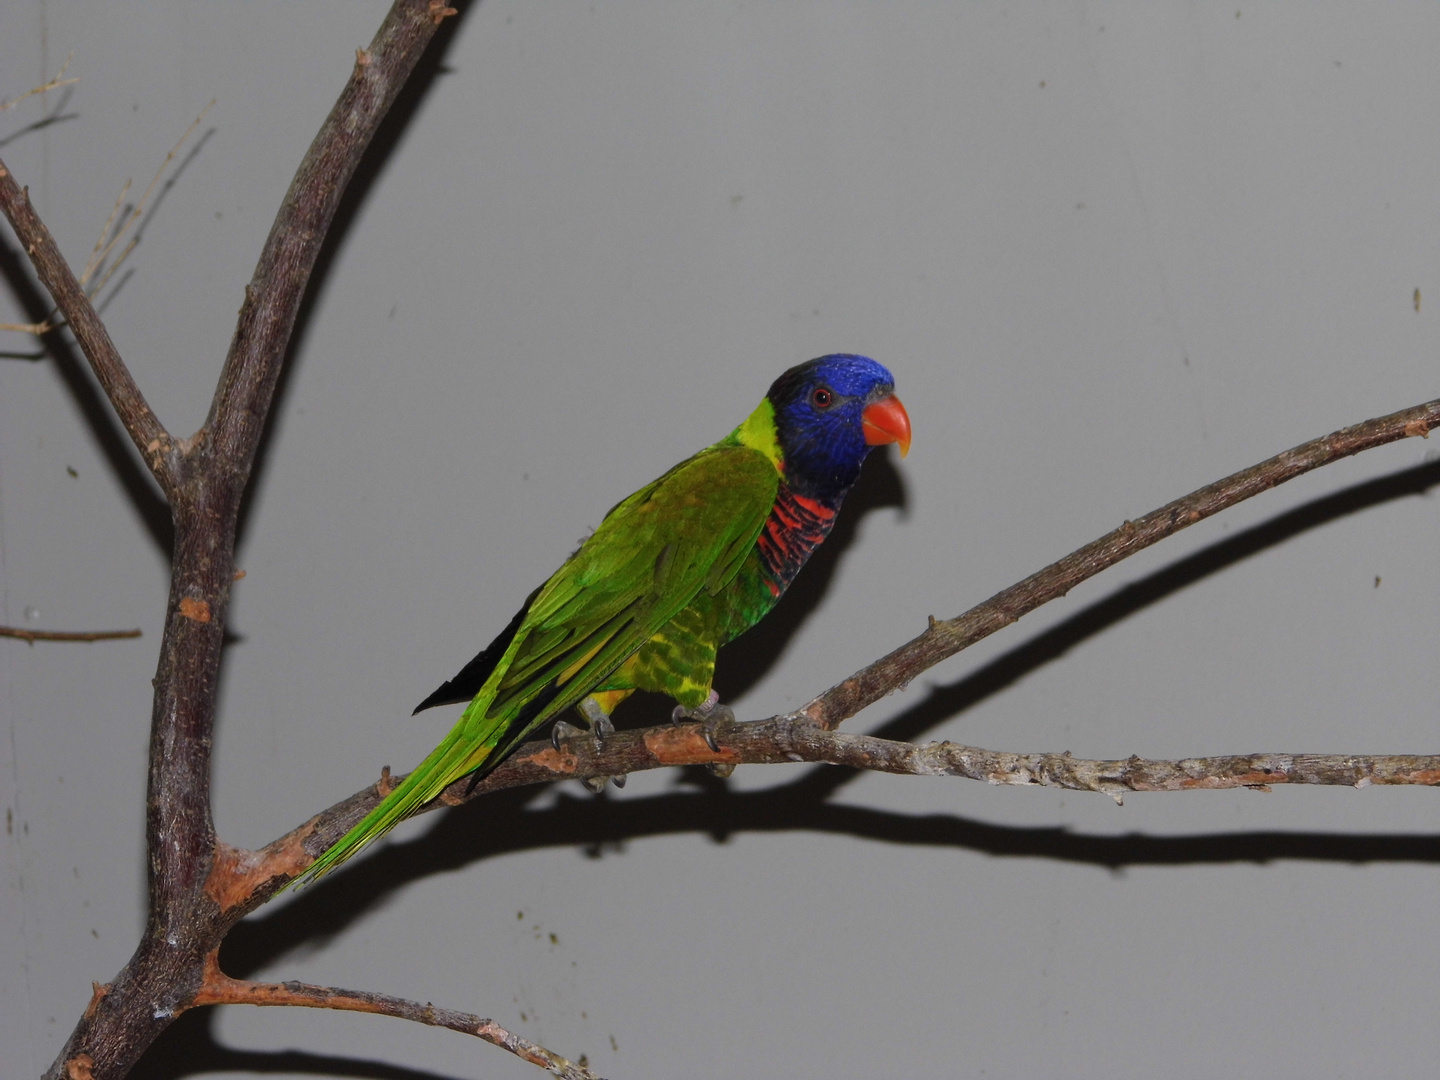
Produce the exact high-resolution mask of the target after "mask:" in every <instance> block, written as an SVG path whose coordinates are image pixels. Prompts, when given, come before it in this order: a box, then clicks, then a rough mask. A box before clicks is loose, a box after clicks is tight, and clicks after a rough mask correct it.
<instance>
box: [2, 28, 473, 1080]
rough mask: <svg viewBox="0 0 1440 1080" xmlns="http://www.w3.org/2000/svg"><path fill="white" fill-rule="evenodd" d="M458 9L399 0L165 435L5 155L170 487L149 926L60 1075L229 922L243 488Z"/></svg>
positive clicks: (142, 1032)
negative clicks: (220, 818)
mask: <svg viewBox="0 0 1440 1080" xmlns="http://www.w3.org/2000/svg"><path fill="white" fill-rule="evenodd" d="M450 12H451V9H448V8H445V7H444V6H443V5H441V4H438V3H436V2H434V0H396V2H395V4H394V6H393V7H392V8H391V10H390V12H389V14H388V15H387V16H386V18H385V21H384V23H383V24H382V25H381V27H380V29H379V31H378V32H377V33H376V36H375V39H374V41H373V42H372V43H371V45H370V47H369V48H368V49H363V50H360V51H359V52H358V54H357V60H356V64H355V68H354V71H353V72H352V74H351V77H350V79H349V81H348V83H347V84H346V87H345V89H344V90H343V92H342V93H341V95H340V98H339V100H338V101H337V102H336V104H335V106H334V108H333V109H332V110H331V113H330V115H329V117H328V118H327V119H326V121H325V123H324V125H323V126H322V127H321V129H320V132H319V133H318V134H317V135H316V138H315V140H314V142H313V143H312V144H311V146H310V149H309V151H308V152H307V154H306V156H305V159H304V161H303V162H302V163H301V165H300V168H299V170H298V172H297V174H296V176H295V179H294V180H293V181H292V183H291V186H290V190H289V192H288V194H287V195H286V198H285V202H284V204H283V205H282V207H281V210H280V212H279V214H278V215H277V217H276V220H275V223H274V226H273V227H272V229H271V233H270V237H269V240H268V241H267V242H266V245H265V248H264V252H263V254H262V255H261V258H260V262H259V265H258V267H257V269H256V272H255V276H254V278H253V280H252V281H251V284H250V285H249V286H248V287H247V288H246V298H245V303H244V305H243V307H242V309H241V313H240V318H239V322H238V325H237V328H236V332H235V336H234V339H233V344H232V347H231V349H230V352H229V355H228V356H227V358H226V361H225V366H224V369H223V371H222V373H221V376H220V380H219V385H218V387H217V390H216V393H215V397H214V400H213V402H212V404H211V408H210V414H209V416H208V418H207V420H206V424H205V426H203V427H202V428H201V429H200V430H199V431H198V432H197V433H196V434H195V435H194V436H192V437H191V438H189V439H185V440H179V441H172V440H171V439H170V436H169V435H168V434H166V432H165V430H164V428H163V427H161V426H160V424H159V421H158V420H156V419H155V417H154V416H153V414H152V413H151V412H150V410H149V407H148V406H147V405H145V403H144V399H143V398H141V397H140V395H139V391H138V390H136V389H135V386H134V383H133V381H132V380H131V378H130V375H129V373H128V372H127V371H126V370H125V367H124V365H123V364H122V363H121V362H120V360H119V356H118V354H116V353H115V349H114V346H113V344H112V343H111V342H110V339H109V336H108V334H106V332H105V328H104V326H103V325H102V324H101V323H100V320H99V317H98V316H97V315H96V314H95V311H94V309H93V307H92V306H91V305H90V303H89V301H88V299H86V297H85V295H84V292H83V290H82V289H81V287H80V285H79V284H78V282H77V281H76V280H75V277H74V275H73V274H72V273H71V272H70V269H69V267H68V266H66V264H65V262H64V260H63V259H62V258H61V257H60V255H59V253H58V251H56V250H55V246H54V243H53V241H52V240H51V238H50V236H49V233H48V232H47V231H46V230H45V227H44V225H43V224H42V223H41V222H40V221H39V219H38V218H37V217H36V216H35V214H34V211H33V210H32V209H31V207H30V205H29V202H28V200H27V199H26V197H25V194H24V192H22V191H21V190H20V189H19V188H18V187H17V186H16V184H15V181H14V179H13V178H12V177H11V176H10V175H9V173H8V171H5V170H4V168H3V165H0V209H3V211H4V212H5V213H6V215H7V216H8V217H9V218H10V220H11V222H12V224H14V226H15V229H16V232H17V234H18V235H19V236H20V238H21V241H22V242H23V243H24V244H25V247H26V249H27V251H28V252H29V253H30V257H31V260H32V262H34V264H35V266H36V270H37V272H38V273H39V275H40V277H41V280H42V281H44V282H45V284H46V286H47V287H48V288H50V290H51V293H52V295H53V296H54V298H55V301H56V304H57V305H58V306H59V308H60V310H61V311H62V312H63V313H64V314H65V316H66V319H67V320H68V321H69V323H70V324H71V326H72V328H73V330H74V332H75V335H76V337H77V339H78V340H79V341H80V343H81V346H82V348H84V349H85V351H86V355H87V356H89V357H90V359H91V363H92V365H94V367H95V369H96V373H97V375H98V376H99V378H100V381H101V384H102V386H104V388H105V391H106V393H107V394H108V395H109V397H110V399H111V401H112V403H113V404H114V405H115V408H116V410H117V412H119V414H120V417H121V420H122V421H123V422H124V423H125V426H126V429H127V430H128V431H129V432H130V435H131V438H132V439H134V440H135V442H136V445H137V446H139V447H140V448H141V450H142V453H144V454H145V455H146V460H147V463H149V465H150V467H151V469H152V471H154V472H155V474H156V476H157V477H158V478H159V479H160V481H161V483H162V485H163V486H164V487H165V490H166V494H167V496H168V498H169V502H170V508H171V514H172V516H173V518H174V521H175V544H174V552H173V554H172V570H171V580H170V597H169V603H168V607H167V611H166V619H165V632H164V637H163V639H162V642H161V646H160V659H159V665H158V670H157V672H156V676H155V700H154V708H153V712H152V717H151V733H150V770H149V787H148V795H147V800H146V848H147V851H148V853H149V865H148V871H149V874H148V882H149V887H150V896H149V913H148V918H147V922H146V927H145V931H144V934H143V935H142V937H141V940H140V943H139V945H138V947H137V949H136V951H135V954H134V955H133V956H132V957H131V959H130V961H129V962H128V963H127V964H126V966H125V968H124V969H123V970H122V971H121V972H120V974H119V975H118V976H117V977H116V979H115V981H114V982H113V983H112V984H110V986H109V989H108V991H107V992H106V993H105V994H104V995H103V996H99V997H97V998H96V1000H95V1001H93V1002H92V1007H91V1008H89V1009H87V1010H86V1012H85V1015H84V1016H82V1017H81V1019H80V1022H79V1023H78V1024H77V1025H76V1027H75V1030H74V1031H73V1032H72V1033H71V1035H70V1038H69V1040H68V1041H67V1043H66V1045H65V1048H64V1049H63V1050H62V1051H61V1053H60V1056H59V1057H58V1058H57V1059H56V1061H55V1062H54V1064H53V1065H52V1066H51V1067H50V1070H49V1072H48V1073H47V1076H48V1077H50V1078H53V1080H62V1078H66V1077H83V1080H120V1078H121V1077H123V1076H124V1075H125V1074H126V1073H127V1072H128V1071H129V1070H130V1068H131V1066H133V1065H134V1063H135V1061H136V1060H138V1058H139V1056H140V1055H141V1054H142V1053H143V1052H144V1050H145V1048H146V1047H147V1046H149V1045H150V1043H151V1042H153V1041H154V1039H155V1038H156V1036H158V1035H159V1034H160V1032H162V1031H164V1030H165V1028H166V1027H168V1026H169V1025H170V1023H171V1022H172V1021H173V1019H174V1017H175V1016H177V1015H179V1013H181V1012H183V1011H184V1010H185V1009H186V1008H188V1007H189V1006H190V1005H191V1003H192V1002H193V1001H194V999H195V995H196V994H197V993H198V991H199V989H200V987H201V986H202V985H203V970H204V960H205V957H206V956H207V955H208V954H209V953H211V952H212V951H213V950H214V949H215V947H216V946H217V945H218V944H219V942H220V940H221V939H222V938H223V937H224V934H225V932H226V931H227V930H228V929H229V927H230V925H231V924H230V923H229V922H226V921H225V919H224V917H223V911H222V909H221V907H220V906H219V905H218V904H217V902H216V900H215V898H214V897H213V896H212V895H211V893H210V892H209V891H207V888H206V886H207V884H208V883H209V882H210V881H211V878H212V869H213V867H212V864H213V863H214V862H215V861H216V858H217V855H219V856H222V857H223V855H224V853H225V851H226V850H227V849H226V848H224V847H223V846H222V845H220V844H219V843H218V842H217V840H216V837H215V830H214V821H213V817H212V813H211V806H210V750H211V746H212V742H213V732H214V719H215V702H216V690H217V685H218V672H219V666H220V655H221V646H222V643H223V636H224V626H225V617H226V612H227V608H228V605H229V599H230V587H231V584H232V582H233V581H234V577H235V572H234V571H235V567H234V557H235V537H236V523H237V521H238V519H239V511H240V504H241V500H242V498H243V496H244V492H245V486H246V484H247V483H248V481H249V477H250V470H251V468H252V465H253V463H254V459H255V452H256V448H257V446H258V444H259V441H260V437H261V434H262V433H263V431H264V427H265V421H266V417H267V415H268V412H269V409H270V405H271V399H272V397H273V392H274V388H275V384H276V382H277V380H278V378H279V374H280V369H281V367H282V365H283V363H284V360H285V356H286V351H287V348H288V345H289V341H290V337H291V334H292V333H293V331H294V326H295V318H296V314H297V312H298V310H299V305H300V302H301V300H302V298H303V296H304V294H305V290H306V288H307V287H308V285H309V281H310V274H311V271H312V270H313V268H314V266H315V261H316V258H317V256H318V254H319V251H320V248H321V245H322V244H323V242H324V239H325V235H326V233H327V231H328V229H329V228H330V225H331V222H332V221H333V219H334V214H335V210H336V208H337V207H338V205H339V202H340V198H341V195H342V194H343V192H344V189H345V186H346V184H347V183H348V182H349V180H350V178H351V176H352V175H353V174H354V171H355V168H356V167H357V165H358V164H359V161H360V159H361V157H362V156H363V155H364V153H365V150H366V148H367V147H368V146H369V143H370V140H371V138H372V136H373V135H374V133H375V130H376V129H377V128H378V126H379V124H380V121H381V119H382V118H383V117H384V114H385V112H386V110H387V109H388V108H389V106H390V103H391V102H392V101H393V100H394V99H395V96H396V95H397V94H398V93H399V91H400V88H401V87H402V86H403V84H404V83H405V80H406V79H407V78H408V76H409V74H410V72H411V70H412V69H413V68H414V66H415V64H416V63H417V62H418V60H419V59H420V56H421V54H422V53H423V52H424V51H425V48H426V46H427V45H428V44H429V42H430V39H431V38H432V37H433V36H434V32H435V29H436V27H437V26H438V25H439V23H440V21H441V20H442V19H443V18H444V17H445V15H446V14H447V13H450Z"/></svg>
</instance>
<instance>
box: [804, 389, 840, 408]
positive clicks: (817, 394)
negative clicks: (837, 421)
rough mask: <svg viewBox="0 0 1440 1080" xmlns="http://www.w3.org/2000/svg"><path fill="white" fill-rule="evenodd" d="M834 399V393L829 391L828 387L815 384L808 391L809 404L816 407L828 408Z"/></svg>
mask: <svg viewBox="0 0 1440 1080" xmlns="http://www.w3.org/2000/svg"><path fill="white" fill-rule="evenodd" d="M834 400H835V395H834V394H832V393H831V392H830V389H829V387H826V386H817V387H816V388H815V389H814V390H812V391H811V392H810V404H812V405H814V406H815V408H817V409H828V408H829V407H830V405H831V403H832V402H833V401H834Z"/></svg>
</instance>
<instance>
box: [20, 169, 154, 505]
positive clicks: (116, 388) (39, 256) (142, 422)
mask: <svg viewBox="0 0 1440 1080" xmlns="http://www.w3.org/2000/svg"><path fill="white" fill-rule="evenodd" d="M0 213H4V215H5V218H6V220H8V221H9V222H10V227H11V228H12V229H14V230H15V235H16V236H17V237H18V238H19V240H20V243H21V245H22V246H23V247H24V248H25V253H26V254H27V255H28V256H29V257H30V262H31V264H32V265H33V266H34V267H35V273H36V274H38V275H39V277H40V280H41V281H42V282H43V283H44V285H45V287H46V288H47V289H49V290H50V295H51V296H52V297H53V298H54V300H55V306H56V307H57V308H59V309H60V312H61V314H63V315H64V316H65V321H66V323H67V324H69V326H70V330H71V332H72V333H73V334H74V335H75V340H76V341H77V342H79V343H80V348H81V350H82V351H83V352H84V353H85V358H86V359H87V360H89V361H90V369H91V370H92V371H94V372H95V377H96V378H97V379H99V380H100V385H101V387H103V388H104V390H105V396H106V397H108V398H109V399H110V403H111V404H112V405H113V406H114V407H115V411H116V413H118V414H119V416H120V422H121V423H123V424H124V425H125V430H126V431H127V432H128V433H129V435H130V439H131V441H132V442H134V443H135V446H136V448H137V449H138V450H139V451H140V456H141V458H143V459H144V461H145V464H146V465H147V466H149V468H150V471H151V472H152V473H153V474H154V476H155V479H156V480H157V481H159V483H160V486H161V488H163V489H164V490H165V492H166V494H167V495H168V494H169V493H170V492H171V489H172V487H173V485H174V468H175V462H174V459H173V456H172V450H173V448H172V446H171V442H170V433H169V432H168V431H166V430H165V427H164V425H162V424H161V423H160V421H159V420H158V419H157V418H156V416H155V414H154V413H153V412H152V411H151V410H150V405H149V403H148V402H147V401H146V400H145V395H144V394H142V393H140V388H139V387H138V386H136V385H135V379H134V378H133V377H132V376H131V374H130V369H129V368H127V367H126V366H125V361H124V360H123V359H121V357H120V351H119V350H118V349H117V348H115V343H114V342H113V341H111V340H110V331H108V330H107V329H105V324H104V323H103V322H101V320H100V314H99V313H98V312H97V311H96V310H95V307H94V305H93V304H91V303H90V298H89V297H88V296H86V295H85V289H84V287H83V286H81V284H80V282H79V281H78V280H76V277H75V272H74V271H73V270H71V269H70V264H69V263H67V262H66V261H65V256H64V255H62V254H61V253H60V248H59V247H58V246H57V245H56V243H55V238H54V237H53V236H51V235H50V230H49V229H47V228H46V227H45V223H44V222H43V221H41V220H40V216H39V215H38V214H36V213H35V208H34V207H33V206H31V205H30V193H29V191H28V190H25V189H22V188H21V187H20V185H19V184H17V183H16V182H15V177H14V176H13V175H11V173H10V170H9V169H8V168H6V167H5V163H4V162H3V161H0Z"/></svg>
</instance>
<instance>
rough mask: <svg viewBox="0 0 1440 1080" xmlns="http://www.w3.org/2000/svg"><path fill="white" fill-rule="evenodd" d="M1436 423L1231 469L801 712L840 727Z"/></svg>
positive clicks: (1372, 431) (1431, 404) (1394, 422)
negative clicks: (1226, 523) (1009, 635)
mask: <svg viewBox="0 0 1440 1080" xmlns="http://www.w3.org/2000/svg"><path fill="white" fill-rule="evenodd" d="M1437 426H1440V399H1436V400H1434V401H1427V402H1425V403H1424V404H1423V405H1416V406H1414V407H1413V408H1410V409H1402V410H1400V411H1399V412H1396V413H1391V414H1390V415H1389V416H1381V417H1377V418H1376V419H1374V420H1366V421H1365V422H1364V423H1362V424H1355V425H1353V426H1352V427H1347V428H1341V429H1340V430H1339V431H1336V432H1334V433H1333V434H1330V435H1324V436H1322V437H1320V438H1318V439H1312V440H1311V441H1310V442H1307V443H1302V444H1300V445H1299V446H1297V447H1294V448H1293V449H1291V450H1286V451H1285V452H1284V453H1283V454H1276V455H1275V456H1274V457H1272V458H1267V459H1266V460H1265V461H1262V462H1260V463H1259V464H1258V465H1252V466H1251V467H1250V468H1248V469H1242V470H1241V471H1240V472H1237V473H1232V474H1231V475H1229V476H1227V477H1225V478H1224V479H1223V480H1217V481H1216V482H1215V483H1213V484H1209V485H1207V486H1206V487H1203V488H1200V489H1199V490H1198V491H1192V492H1191V493H1190V494H1189V495H1186V496H1185V497H1184V498H1183V499H1176V500H1175V501H1174V502H1171V503H1166V504H1165V505H1164V506H1162V507H1160V509H1158V510H1152V511H1151V512H1150V513H1148V514H1146V515H1145V516H1144V517H1142V518H1138V519H1136V520H1135V521H1127V522H1125V523H1124V524H1123V525H1121V526H1120V527H1119V528H1118V529H1115V530H1114V531H1112V532H1109V533H1107V534H1106V535H1104V536H1102V537H1100V538H1099V539H1098V540H1093V541H1091V542H1090V543H1088V544H1086V545H1085V546H1084V547H1082V548H1080V549H1078V550H1076V551H1073V552H1071V553H1070V554H1069V555H1066V556H1065V557H1064V558H1063V559H1060V560H1059V561H1058V562H1053V563H1051V564H1050V565H1049V566H1047V567H1045V569H1043V570H1039V571H1037V572H1036V573H1034V574H1031V575H1030V576H1029V577H1027V578H1026V579H1025V580H1024V581H1020V582H1017V583H1016V584H1014V585H1011V586H1010V587H1009V588H1008V589H1004V590H1002V591H1001V592H998V593H996V594H995V595H994V596H992V597H991V598H990V599H989V600H986V601H985V602H984V603H982V604H977V605H975V607H973V608H971V609H970V610H969V611H967V612H965V613H964V614H963V615H960V616H958V617H957V618H954V619H948V620H945V621H939V620H937V619H936V618H935V617H934V616H933V615H932V616H931V617H930V626H929V628H928V629H927V630H926V631H925V632H924V633H923V634H921V635H920V636H919V637H917V638H914V639H912V640H910V641H908V642H906V643H905V644H904V645H902V646H900V648H898V649H896V650H895V651H893V652H891V653H889V654H887V655H886V656H882V657H881V658H880V659H879V660H876V661H875V662H874V663H873V664H870V665H869V666H868V667H865V668H862V669H861V670H859V671H857V672H856V673H855V674H854V675H851V676H850V677H849V678H848V679H846V680H845V681H844V682H841V683H837V684H836V685H835V686H832V687H831V688H830V689H829V690H826V691H825V693H823V694H821V695H820V696H819V697H817V698H815V699H813V700H812V701H810V702H809V703H808V704H806V705H805V706H804V707H803V708H801V709H800V710H799V712H800V714H802V715H804V716H806V717H808V718H809V719H811V720H813V721H814V722H815V723H817V724H819V725H821V726H822V727H827V728H833V727H837V726H839V724H840V723H841V722H842V721H843V720H846V719H848V718H849V717H851V716H854V715H855V714H856V713H857V712H859V711H860V710H861V709H863V708H865V707H866V706H867V705H872V704H874V703H875V702H876V701H879V700H880V699H881V698H882V697H884V696H885V695H886V694H888V693H890V692H891V691H892V690H896V689H898V688H900V687H903V686H905V685H906V684H907V683H909V682H910V680H911V679H913V678H914V677H915V676H916V675H918V674H920V672H922V671H925V670H926V669H927V668H931V667H934V666H935V665H936V664H938V663H939V662H940V661H941V660H945V659H947V658H948V657H951V656H954V655H955V654H956V653H958V652H960V651H961V650H963V649H968V648H969V647H970V646H971V645H974V644H975V643H976V642H978V641H982V640H984V639H985V638H987V637H989V636H990V635H991V634H993V633H995V632H996V631H997V630H1003V629H1004V628H1005V627H1007V626H1009V625H1010V624H1011V623H1013V622H1016V621H1018V620H1019V619H1020V617H1021V616H1023V615H1028V614H1029V613H1030V612H1032V611H1034V610H1035V609H1036V608H1038V607H1040V606H1041V605H1043V604H1048V603H1049V602H1050V601H1051V600H1054V599H1056V598H1057V597H1061V596H1064V595H1065V594H1066V593H1068V592H1069V591H1070V590H1071V589H1073V588H1074V587H1075V586H1076V585H1079V584H1080V583H1081V582H1082V581H1084V580H1086V579H1087V578H1091V577H1094V576H1095V575H1096V574H1098V573H1100V571H1102V570H1106V569H1109V568H1110V567H1111V566H1114V565H1115V564H1116V563H1117V562H1119V561H1120V560H1121V559H1126V558H1129V557H1130V556H1131V555H1134V554H1135V553H1136V552H1137V551H1142V550H1144V549H1145V548H1147V547H1149V546H1150V545H1151V544H1154V543H1155V542H1157V541H1159V540H1163V539H1165V538H1166V537H1167V536H1171V535H1173V534H1174V533H1177V532H1179V531H1180V530H1181V529H1184V528H1187V527H1189V526H1191V525H1194V524H1195V523H1196V522H1197V521H1203V520H1204V519H1205V518H1207V517H1210V516H1211V515H1212V514H1218V513H1219V512H1220V511H1221V510H1225V509H1228V508H1229V507H1231V506H1234V505H1235V504H1236V503H1239V502H1244V501H1245V500H1246V499H1248V498H1250V497H1251V496H1253V495H1259V494H1261V493H1262V492H1265V491H1269V490H1270V489H1271V488H1273V487H1276V486H1277V485H1279V484H1283V483H1285V482H1286V481H1287V480H1293V479H1295V477H1297V476H1301V475H1303V474H1304V473H1307V472H1310V471H1311V470H1312V469H1318V468H1320V467H1321V466H1322V465H1329V464H1330V463H1331V462H1334V461H1339V460H1340V459H1341V458H1346V457H1350V456H1351V455H1353V454H1358V453H1360V452H1361V451H1364V450H1371V449H1374V448H1375V447H1377V446H1383V445H1385V444H1386V443H1391V442H1396V441H1397V440H1400V439H1408V438H1411V437H1412V436H1416V435H1419V436H1420V437H1421V438H1429V436H1430V431H1431V429H1432V428H1435V427H1437Z"/></svg>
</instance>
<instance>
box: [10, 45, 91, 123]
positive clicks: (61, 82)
mask: <svg viewBox="0 0 1440 1080" xmlns="http://www.w3.org/2000/svg"><path fill="white" fill-rule="evenodd" d="M74 56H75V54H74V53H71V54H70V55H69V56H67V57H65V63H63V64H61V65H60V70H59V72H58V73H57V74H56V75H55V77H54V78H53V79H51V80H50V81H49V82H47V83H41V84H40V85H39V86H36V87H34V88H33V89H30V90H26V91H25V93H23V94H21V95H20V96H19V97H16V98H11V99H10V100H9V101H0V112H5V111H6V110H7V109H13V108H14V107H15V106H16V105H19V104H20V102H22V101H24V100H25V99H26V98H30V97H35V96H36V95H37V94H43V93H45V92H47V91H49V90H54V89H55V88H56V87H60V86H69V85H70V84H71V83H77V82H79V81H80V80H79V79H78V78H73V79H67V78H65V69H66V68H68V67H69V66H70V61H71V60H72V59H73V58H74Z"/></svg>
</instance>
